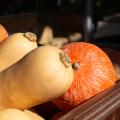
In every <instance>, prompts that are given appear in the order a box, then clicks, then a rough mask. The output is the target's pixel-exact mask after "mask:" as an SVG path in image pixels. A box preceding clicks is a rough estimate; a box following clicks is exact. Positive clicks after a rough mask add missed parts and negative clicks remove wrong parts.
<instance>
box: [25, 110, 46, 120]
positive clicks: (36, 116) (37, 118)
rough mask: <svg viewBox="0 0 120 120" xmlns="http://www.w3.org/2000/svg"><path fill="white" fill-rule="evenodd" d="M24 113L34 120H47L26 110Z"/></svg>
mask: <svg viewBox="0 0 120 120" xmlns="http://www.w3.org/2000/svg"><path fill="white" fill-rule="evenodd" d="M24 112H25V113H26V114H28V115H29V116H30V117H31V118H32V120H45V119H44V118H43V117H41V116H40V115H38V114H37V113H34V112H32V111H30V110H24Z"/></svg>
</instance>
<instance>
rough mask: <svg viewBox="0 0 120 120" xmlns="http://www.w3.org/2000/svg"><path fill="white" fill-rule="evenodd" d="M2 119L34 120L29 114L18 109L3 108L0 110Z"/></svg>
mask: <svg viewBox="0 0 120 120" xmlns="http://www.w3.org/2000/svg"><path fill="white" fill-rule="evenodd" d="M0 120H34V119H32V118H31V117H30V116H29V115H28V114H26V113H24V112H23V111H21V110H18V109H12V108H8V109H3V110H1V111H0Z"/></svg>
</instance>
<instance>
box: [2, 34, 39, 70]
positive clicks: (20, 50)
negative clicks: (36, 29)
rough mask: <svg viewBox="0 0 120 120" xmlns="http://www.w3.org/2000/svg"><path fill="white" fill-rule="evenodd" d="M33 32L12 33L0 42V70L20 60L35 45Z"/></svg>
mask: <svg viewBox="0 0 120 120" xmlns="http://www.w3.org/2000/svg"><path fill="white" fill-rule="evenodd" d="M36 39H37V38H36V36H35V34H33V33H30V32H26V33H14V34H12V35H11V36H9V37H8V38H7V39H6V40H5V41H3V42H1V43H0V71H2V70H4V69H6V68H7V67H9V66H10V65H12V64H14V63H15V62H17V61H18V60H20V59H21V58H22V57H23V56H24V55H26V54H27V53H28V52H30V51H31V50H33V49H35V48H36V47H37V42H36Z"/></svg>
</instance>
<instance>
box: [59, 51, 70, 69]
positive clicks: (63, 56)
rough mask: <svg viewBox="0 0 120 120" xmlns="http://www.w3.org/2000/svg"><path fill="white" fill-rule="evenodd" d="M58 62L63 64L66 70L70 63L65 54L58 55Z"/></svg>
mask: <svg viewBox="0 0 120 120" xmlns="http://www.w3.org/2000/svg"><path fill="white" fill-rule="evenodd" d="M59 55H60V60H61V62H62V63H63V65H64V66H65V67H66V68H68V67H69V64H70V63H71V60H70V58H69V56H68V55H67V54H66V53H60V54H59Z"/></svg>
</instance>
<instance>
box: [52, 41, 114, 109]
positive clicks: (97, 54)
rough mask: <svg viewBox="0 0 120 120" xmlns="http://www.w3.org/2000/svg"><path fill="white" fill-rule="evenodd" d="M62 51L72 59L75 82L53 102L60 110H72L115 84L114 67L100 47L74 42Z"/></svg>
mask: <svg viewBox="0 0 120 120" xmlns="http://www.w3.org/2000/svg"><path fill="white" fill-rule="evenodd" d="M62 49H63V51H64V52H66V53H67V54H68V55H69V56H70V58H71V63H72V66H73V69H74V81H73V83H72V85H71V87H70V88H69V89H68V90H67V92H66V93H65V94H64V95H62V96H60V97H59V98H57V99H55V100H53V103H54V104H55V105H56V106H58V107H59V108H61V109H63V110H70V109H72V108H74V107H75V106H76V105H78V104H80V103H83V102H84V101H86V100H87V99H89V98H91V97H93V96H95V95H96V94H98V93H100V92H101V91H103V90H105V89H107V88H109V87H110V86H112V85H114V84H115V80H116V74H115V70H114V68H113V65H112V63H111V61H110V59H109V57H108V56H107V55H106V54H105V53H104V52H103V51H102V50H101V49H100V48H99V47H97V46H95V45H93V44H90V43H85V42H74V43H70V44H67V45H65V46H64V47H63V48H62Z"/></svg>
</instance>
